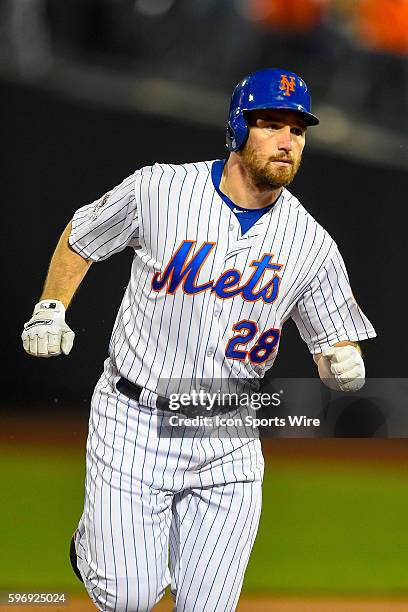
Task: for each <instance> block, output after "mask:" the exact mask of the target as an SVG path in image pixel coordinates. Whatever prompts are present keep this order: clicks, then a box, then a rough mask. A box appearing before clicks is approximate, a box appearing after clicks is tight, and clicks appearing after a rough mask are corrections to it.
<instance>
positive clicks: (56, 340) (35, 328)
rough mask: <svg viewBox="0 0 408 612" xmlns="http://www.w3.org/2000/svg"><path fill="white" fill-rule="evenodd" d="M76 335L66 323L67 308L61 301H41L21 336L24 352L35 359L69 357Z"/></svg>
mask: <svg viewBox="0 0 408 612" xmlns="http://www.w3.org/2000/svg"><path fill="white" fill-rule="evenodd" d="M74 338H75V334H74V332H73V331H72V329H70V328H69V327H68V325H67V324H66V323H65V306H64V304H63V303H62V302H60V301H59V300H41V302H38V304H36V305H35V308H34V312H33V316H32V317H31V319H30V320H29V321H27V323H25V324H24V331H23V333H22V334H21V339H22V341H23V346H24V350H25V351H27V353H28V354H29V355H34V356H35V357H55V356H57V355H61V353H64V355H68V353H69V352H70V350H71V349H72V345H73V343H74Z"/></svg>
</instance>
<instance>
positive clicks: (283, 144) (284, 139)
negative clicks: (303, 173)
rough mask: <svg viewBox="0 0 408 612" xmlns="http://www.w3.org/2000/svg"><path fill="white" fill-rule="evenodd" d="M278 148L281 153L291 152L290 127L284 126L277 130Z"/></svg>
mask: <svg viewBox="0 0 408 612" xmlns="http://www.w3.org/2000/svg"><path fill="white" fill-rule="evenodd" d="M278 147H279V149H280V150H283V151H291V150H292V133H291V128H290V125H285V126H283V127H282V129H280V130H279V141H278Z"/></svg>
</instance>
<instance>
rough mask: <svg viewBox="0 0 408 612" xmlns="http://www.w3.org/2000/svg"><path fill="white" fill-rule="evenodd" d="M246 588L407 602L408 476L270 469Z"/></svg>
mask: <svg viewBox="0 0 408 612" xmlns="http://www.w3.org/2000/svg"><path fill="white" fill-rule="evenodd" d="M245 587H246V590H247V591H251V592H258V593H259V592H268V591H271V590H273V591H274V592H282V593H293V594H295V593H309V592H310V593H321V594H328V595H329V594H332V595H334V594H335V595H341V594H356V595H358V594H361V595H373V596H375V595H381V594H394V595H398V594H401V595H402V594H408V475H407V474H404V472H403V471H402V470H398V471H396V470H393V469H392V468H388V469H387V470H384V471H380V472H379V471H378V469H376V470H374V469H370V467H369V466H367V465H366V466H364V465H359V464H358V463H356V464H354V465H353V464H351V465H350V464H346V465H345V466H341V465H338V464H337V465H336V464H335V465H331V464H330V463H329V464H327V465H324V463H323V462H322V463H316V462H313V463H305V464H303V465H302V463H301V462H298V463H296V462H294V463H293V464H292V465H291V466H289V465H288V464H285V463H275V464H274V465H273V466H269V469H268V470H267V471H266V474H265V479H264V487H263V512H262V517H261V524H260V529H259V532H258V537H257V540H256V542H255V546H254V550H253V554H252V557H251V560H250V564H249V566H248V570H247V574H246V581H245Z"/></svg>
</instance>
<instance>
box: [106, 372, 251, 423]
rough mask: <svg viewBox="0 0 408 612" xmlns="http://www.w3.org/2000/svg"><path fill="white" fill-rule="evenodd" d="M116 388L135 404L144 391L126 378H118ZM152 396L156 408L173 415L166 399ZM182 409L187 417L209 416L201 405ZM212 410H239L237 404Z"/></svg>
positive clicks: (221, 411) (224, 405)
mask: <svg viewBox="0 0 408 612" xmlns="http://www.w3.org/2000/svg"><path fill="white" fill-rule="evenodd" d="M116 388H117V390H118V391H119V392H120V393H122V394H123V395H126V396H127V397H129V398H130V399H132V400H135V401H136V402H139V400H140V396H141V395H142V392H143V391H146V390H145V389H144V388H143V387H140V386H139V385H135V384H134V383H132V382H130V380H127V379H126V378H119V380H118V382H117V383H116ZM152 395H154V397H155V404H156V408H158V409H159V410H164V411H169V412H171V413H172V414H174V412H175V411H174V410H172V409H171V408H170V401H169V400H168V398H167V397H163V396H162V395H157V394H156V393H152ZM143 405H144V403H143ZM149 405H150V402H149ZM183 408H187V410H188V416H194V415H198V414H201V415H204V414H207V415H208V414H209V413H208V412H206V407H205V406H203V405H201V406H197V405H195V404H191V405H189V406H183ZM214 408H215V410H214V413H217V414H225V413H227V412H231V410H234V409H235V410H237V409H238V408H239V404H237V403H236V402H232V403H226V404H219V403H218V404H215V406H214ZM210 414H211V413H210Z"/></svg>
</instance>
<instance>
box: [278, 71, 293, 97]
mask: <svg viewBox="0 0 408 612" xmlns="http://www.w3.org/2000/svg"><path fill="white" fill-rule="evenodd" d="M295 87H296V83H295V77H294V76H291V77H289V78H288V77H287V75H286V74H281V82H280V87H279V89H282V90H283V91H284V92H285V96H290V95H292V93H293V92H294V91H295Z"/></svg>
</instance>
